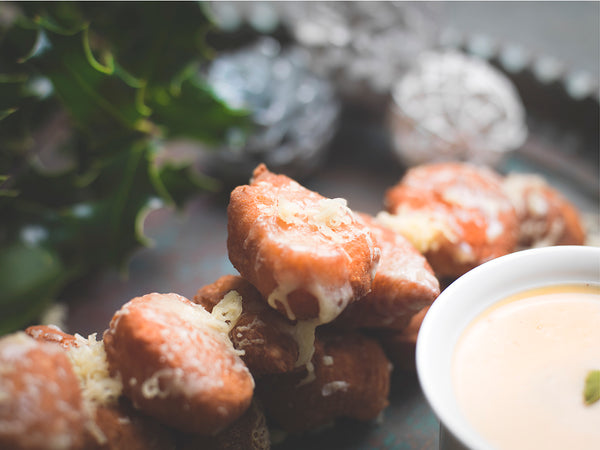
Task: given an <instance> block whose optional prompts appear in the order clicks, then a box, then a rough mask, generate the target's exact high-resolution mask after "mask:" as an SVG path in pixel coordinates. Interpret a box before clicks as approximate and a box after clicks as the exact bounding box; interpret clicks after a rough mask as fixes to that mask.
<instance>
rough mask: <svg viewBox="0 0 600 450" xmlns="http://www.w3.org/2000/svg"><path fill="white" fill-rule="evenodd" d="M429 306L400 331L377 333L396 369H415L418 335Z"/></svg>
mask: <svg viewBox="0 0 600 450" xmlns="http://www.w3.org/2000/svg"><path fill="white" fill-rule="evenodd" d="M427 311H429V306H427V307H425V308H423V309H422V310H421V311H419V312H418V313H417V314H415V315H414V316H412V318H411V319H410V322H409V323H408V326H407V327H406V328H404V329H403V330H400V331H382V332H381V333H379V334H378V335H377V340H378V341H379V342H380V343H381V346H382V347H383V350H384V351H385V354H386V355H387V357H388V358H389V359H390V361H391V362H392V364H393V366H394V369H402V370H415V369H416V365H415V355H416V352H415V351H416V347H417V337H418V335H419V330H420V328H421V324H422V323H423V319H424V318H425V314H427Z"/></svg>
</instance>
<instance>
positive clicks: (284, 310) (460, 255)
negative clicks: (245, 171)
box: [0, 163, 585, 449]
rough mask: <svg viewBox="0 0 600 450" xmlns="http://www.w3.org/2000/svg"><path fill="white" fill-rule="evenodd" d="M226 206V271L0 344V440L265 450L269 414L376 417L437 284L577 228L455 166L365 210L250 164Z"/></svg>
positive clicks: (554, 204)
mask: <svg viewBox="0 0 600 450" xmlns="http://www.w3.org/2000/svg"><path fill="white" fill-rule="evenodd" d="M227 212H228V239H227V250H228V255H229V258H230V261H231V263H232V264H233V266H234V267H235V269H236V270H237V271H238V272H239V274H236V275H224V276H223V277H221V278H219V279H218V280H216V281H215V282H214V283H212V284H209V285H207V286H204V287H201V288H200V289H199V290H198V292H197V293H196V295H195V296H194V297H193V298H192V299H187V298H185V297H182V296H180V295H178V294H174V293H166V294H159V293H150V294H146V295H142V296H140V297H137V298H134V299H132V300H130V301H128V302H127V303H125V304H124V305H123V306H122V307H121V309H119V311H117V312H116V313H115V314H114V316H113V318H112V320H111V322H110V324H109V327H108V329H107V330H106V331H105V332H104V335H103V338H102V339H101V340H97V339H96V336H95V335H91V336H89V337H88V338H87V339H86V338H83V337H82V336H80V335H77V334H75V335H70V334H67V333H64V332H62V331H61V330H59V329H58V328H56V327H53V326H32V327H29V328H28V329H27V330H25V331H24V332H18V333H14V334H11V335H9V336H5V337H3V338H1V339H0V447H1V448H15V449H20V448H27V449H30V448H31V449H33V448H45V449H46V448H53V449H54V448H56V449H80V448H94V449H95V448H98V449H165V448H173V449H188V448H190V449H191V448H207V449H226V448H232V449H233V448H235V449H265V448H269V447H270V445H271V442H270V441H271V440H270V435H269V427H268V426H267V424H269V426H270V427H275V428H277V429H279V430H283V431H284V432H286V433H288V434H295V433H303V432H307V431H310V430H316V429H319V428H321V427H323V426H326V425H329V424H331V423H334V422H335V421H336V420H338V419H340V418H349V419H351V420H359V421H371V420H374V419H377V418H379V417H381V414H382V412H383V411H384V410H385V408H386V406H387V405H388V395H389V391H390V383H391V372H392V368H393V367H396V368H402V369H407V368H408V369H410V368H412V367H413V364H414V345H415V342H416V336H417V334H418V330H419V326H420V323H421V321H422V320H423V317H424V316H425V314H426V312H427V309H428V308H429V306H430V305H431V304H432V303H433V302H434V300H435V299H436V297H437V296H438V295H439V293H440V280H443V282H444V283H446V282H448V281H451V280H452V279H454V278H456V277H459V276H460V275H462V274H463V273H465V272H466V271H468V270H470V269H471V268H473V267H475V266H477V265H479V264H481V263H483V262H485V261H487V260H490V259H493V258H496V257H498V256H501V255H504V254H507V253H510V252H512V251H515V250H517V249H520V248H526V247H531V246H535V245H558V244H583V241H584V238H585V233H584V230H583V227H582V225H581V221H580V219H579V216H578V213H577V211H576V209H575V208H574V206H573V205H571V204H570V203H569V202H568V201H567V200H566V199H565V198H564V197H562V196H561V195H560V194H559V193H558V192H557V191H556V190H555V189H553V188H552V187H550V186H549V185H548V184H547V183H546V182H545V181H544V180H543V179H541V178H539V177H537V176H533V175H532V176H529V175H515V176H507V177H503V176H501V175H499V174H498V173H496V172H494V171H492V170H491V169H488V168H485V167H478V166H474V165H470V164H466V163H439V164H431V165H424V166H419V167H415V168H413V169H410V170H408V171H407V173H406V174H405V175H404V177H403V178H402V179H401V180H400V181H399V183H398V184H397V185H396V186H393V187H392V188H390V189H389V190H388V191H387V193H386V195H385V211H382V212H380V213H379V214H377V215H376V216H371V215H369V214H365V213H361V212H356V211H352V210H351V209H350V208H349V207H348V205H347V202H346V201H345V200H344V199H340V198H334V199H331V198H326V197H323V196H321V195H319V194H318V193H316V192H313V191H310V190H308V189H306V188H305V187H303V186H301V185H300V184H299V183H297V182H296V181H294V180H292V179H290V178H288V177H287V176H284V175H277V174H273V173H271V172H270V171H269V170H268V169H267V168H266V167H265V166H264V165H259V166H258V167H257V168H256V169H255V170H254V172H253V175H252V178H251V180H250V183H249V184H248V185H243V186H239V187H237V188H235V189H234V190H233V192H232V193H231V197H230V203H229V206H228V211H227Z"/></svg>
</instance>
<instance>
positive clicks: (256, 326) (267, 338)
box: [193, 275, 299, 377]
mask: <svg viewBox="0 0 600 450" xmlns="http://www.w3.org/2000/svg"><path fill="white" fill-rule="evenodd" d="M231 291H235V292H237V293H238V294H239V295H240V296H241V297H242V313H241V315H240V317H239V319H238V320H237V322H236V324H235V325H234V326H233V328H232V329H231V331H230V332H229V338H230V339H231V342H232V343H233V346H234V347H235V348H236V349H237V350H241V351H243V352H244V353H243V354H242V355H240V357H241V358H242V360H243V361H244V363H246V366H248V369H250V372H251V373H252V375H253V376H255V377H257V376H260V375H264V374H268V373H285V372H290V371H292V370H293V369H294V368H295V367H296V362H297V361H298V357H299V346H298V343H297V341H296V339H294V335H293V333H292V330H293V327H294V324H293V322H291V321H289V320H288V319H286V318H285V317H284V316H282V315H281V314H279V313H278V312H277V311H275V310H273V309H272V308H270V307H269V306H268V305H267V304H266V302H265V301H264V300H263V298H262V296H261V294H260V292H258V291H257V290H256V288H255V287H254V286H252V285H251V284H250V283H249V282H248V281H246V280H245V279H243V278H242V277H240V276H236V275H224V276H222V277H221V278H219V279H218V280H217V281H215V282H214V283H212V284H209V285H206V286H204V287H202V288H200V289H199V290H198V292H197V293H196V295H195V296H194V299H193V301H194V302H195V303H198V304H200V305H202V306H203V307H204V308H205V309H206V310H207V311H209V312H212V311H213V308H214V307H215V305H217V304H218V303H219V302H220V301H221V300H222V299H223V297H225V295H227V294H228V293H229V292H231Z"/></svg>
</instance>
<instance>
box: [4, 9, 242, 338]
mask: <svg viewBox="0 0 600 450" xmlns="http://www.w3.org/2000/svg"><path fill="white" fill-rule="evenodd" d="M210 28H211V24H210V22H209V20H208V18H207V17H206V16H205V14H204V13H203V11H202V7H201V5H200V4H198V3H195V2H181V3H180V2H173V3H171V2H149V3H146V2H98V3H96V2H22V3H6V2H1V3H0V333H6V332H9V331H12V330H15V329H18V328H21V327H23V326H25V325H27V324H28V323H30V322H31V321H34V320H36V318H37V317H38V315H39V313H40V311H41V310H42V309H43V308H45V307H46V306H47V305H48V304H49V303H50V302H52V301H53V300H54V299H55V298H56V296H57V295H59V294H60V292H61V290H62V289H64V288H65V286H67V285H68V284H69V283H72V282H74V281H75V280H77V279H78V278H80V277H82V276H85V275H87V274H89V273H93V272H95V271H98V270H102V269H103V268H106V267H107V266H110V265H113V266H114V265H117V266H123V265H124V264H125V263H126V262H127V258H128V257H129V256H130V255H131V253H132V251H133V250H135V249H136V248H137V247H139V246H140V245H143V244H144V243H145V237H144V236H143V234H142V233H141V231H140V230H141V229H142V227H141V226H140V224H141V223H142V222H143V220H144V217H145V215H146V214H147V212H148V211H149V208H150V205H152V204H155V202H156V201H157V200H158V201H162V202H163V203H167V204H175V205H177V206H180V205H181V204H182V203H183V202H184V201H185V200H186V199H188V198H189V197H190V196H192V195H194V194H196V193H198V192H201V191H203V190H209V189H210V190H213V189H215V188H216V186H218V183H217V182H216V181H215V180H212V179H210V178H207V177H205V176H202V175H200V174H198V173H195V172H194V171H193V170H191V166H190V164H191V163H182V162H178V163H171V162H169V161H166V162H165V161H164V158H162V160H161V162H160V163H158V160H159V156H160V155H161V152H162V150H163V148H164V146H165V143H166V141H167V140H168V139H172V138H186V139H193V140H199V141H202V142H203V143H205V144H208V145H213V144H218V143H221V142H222V141H223V139H224V137H225V136H226V134H227V131H228V130H229V129H230V128H231V127H235V128H238V129H242V130H248V129H249V119H248V114H247V113H246V112H243V111H234V110H231V109H230V108H228V107H227V105H225V104H223V103H222V102H221V101H219V100H218V99H216V98H215V96H214V95H213V94H212V92H211V91H210V89H208V88H207V87H206V85H205V83H204V81H203V79H202V77H201V75H200V70H199V67H200V66H201V65H202V64H203V63H205V62H206V61H208V59H209V58H210V57H211V55H212V53H213V51H212V50H211V49H210V48H209V47H208V46H207V45H206V42H205V36H206V33H207V31H208V30H209V29H210ZM49 161H51V162H50V163H49ZM57 161H58V164H57V163H56V162H57Z"/></svg>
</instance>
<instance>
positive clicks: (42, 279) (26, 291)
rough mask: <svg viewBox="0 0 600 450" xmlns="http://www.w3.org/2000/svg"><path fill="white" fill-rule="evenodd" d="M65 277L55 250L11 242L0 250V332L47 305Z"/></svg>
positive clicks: (26, 321)
mask: <svg viewBox="0 0 600 450" xmlns="http://www.w3.org/2000/svg"><path fill="white" fill-rule="evenodd" d="M67 278H68V277H67V276H66V271H65V267H64V265H63V263H62V261H61V260H60V258H59V256H58V255H57V254H56V252H54V251H52V250H50V249H48V248H45V247H43V246H41V245H37V244H35V243H31V244H26V243H24V242H22V241H14V242H12V243H11V244H9V245H7V246H5V247H3V248H2V249H1V251H0V286H2V295H1V296H0V334H4V333H8V332H11V331H14V330H17V329H19V328H21V327H23V326H26V325H27V324H29V323H30V322H31V321H32V320H35V318H36V317H37V316H38V315H39V314H40V313H41V312H42V311H43V310H44V309H45V308H46V307H47V306H48V304H49V303H50V302H51V301H52V300H53V298H54V295H55V294H56V293H57V292H58V291H59V289H60V288H62V287H63V286H64V283H65V281H66V279H67Z"/></svg>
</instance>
